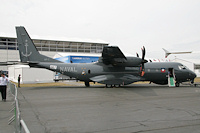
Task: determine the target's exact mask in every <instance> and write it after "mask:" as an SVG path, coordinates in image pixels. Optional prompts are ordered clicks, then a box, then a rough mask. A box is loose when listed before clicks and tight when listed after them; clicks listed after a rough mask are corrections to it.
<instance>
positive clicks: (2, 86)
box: [0, 73, 9, 102]
mask: <svg viewBox="0 0 200 133" xmlns="http://www.w3.org/2000/svg"><path fill="white" fill-rule="evenodd" d="M8 82H9V80H8V78H7V77H6V76H5V74H4V73H2V74H1V77H0V90H1V96H2V101H4V102H6V92H7V84H8Z"/></svg>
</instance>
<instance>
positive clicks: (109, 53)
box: [101, 46, 127, 65]
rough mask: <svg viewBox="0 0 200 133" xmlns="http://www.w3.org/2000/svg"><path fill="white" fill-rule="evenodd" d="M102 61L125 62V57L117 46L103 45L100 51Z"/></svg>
mask: <svg viewBox="0 0 200 133" xmlns="http://www.w3.org/2000/svg"><path fill="white" fill-rule="evenodd" d="M101 59H102V61H103V63H104V64H107V65H108V64H112V65H114V64H116V63H123V62H126V61H127V59H126V57H125V56H124V54H123V53H122V51H121V50H120V49H119V47H117V46H105V47H104V48H103V52H102V57H101Z"/></svg>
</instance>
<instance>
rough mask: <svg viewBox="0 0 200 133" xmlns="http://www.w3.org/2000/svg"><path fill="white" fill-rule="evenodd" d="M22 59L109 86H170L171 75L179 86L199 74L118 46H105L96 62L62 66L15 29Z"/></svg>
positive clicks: (80, 78)
mask: <svg viewBox="0 0 200 133" xmlns="http://www.w3.org/2000/svg"><path fill="white" fill-rule="evenodd" d="M16 32H17V41H18V48H19V54H20V59H21V62H22V63H27V64H28V65H29V66H30V67H38V68H45V69H48V70H51V71H55V72H60V73H62V74H64V75H67V76H69V77H73V78H76V79H77V80H80V81H84V82H85V86H86V87H89V86H90V84H89V83H90V82H98V83H102V84H106V87H112V86H116V87H119V86H121V85H128V84H131V83H133V82H137V81H150V82H153V83H156V84H167V83H168V75H169V73H170V74H171V75H173V77H175V81H176V85H177V86H179V83H181V82H185V81H194V78H195V77H196V74H195V73H194V72H192V71H190V70H189V69H187V68H186V67H185V66H183V65H182V64H180V63H175V62H171V63H169V62H167V63H166V62H162V63H153V62H150V63H147V60H145V59H144V58H145V48H144V47H143V48H142V58H139V55H137V56H138V57H125V56H124V54H123V53H122V52H121V50H120V49H119V48H118V47H117V46H105V47H104V48H103V52H102V56H101V57H100V58H99V60H98V62H95V63H86V64H83V63H63V62H60V61H58V60H55V59H52V58H50V57H47V56H44V55H42V54H40V53H39V52H38V51H37V49H36V47H35V45H34V43H33V41H32V40H31V38H30V37H29V35H28V33H27V31H26V29H25V28H24V27H22V26H20V27H16Z"/></svg>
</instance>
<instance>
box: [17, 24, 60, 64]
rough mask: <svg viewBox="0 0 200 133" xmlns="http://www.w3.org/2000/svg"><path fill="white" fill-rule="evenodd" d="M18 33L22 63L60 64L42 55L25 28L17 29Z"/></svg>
mask: <svg viewBox="0 0 200 133" xmlns="http://www.w3.org/2000/svg"><path fill="white" fill-rule="evenodd" d="M16 33H17V41H18V48H19V55H20V59H21V62H59V61H57V60H54V59H52V58H49V57H47V56H44V55H41V54H40V53H39V52H38V50H37V49H36V47H35V45H34V43H33V41H32V40H31V38H30V36H29V35H28V33H27V31H26V29H25V28H24V27H22V26H20V27H16Z"/></svg>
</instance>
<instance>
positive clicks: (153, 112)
mask: <svg viewBox="0 0 200 133" xmlns="http://www.w3.org/2000/svg"><path fill="white" fill-rule="evenodd" d="M70 84H71V86H70V85H68V86H52V87H23V88H19V89H18V99H19V103H20V110H21V115H22V116H21V117H22V119H23V120H24V121H25V123H26V124H27V126H28V128H29V130H30V132H32V133H169V132H170V133H200V87H199V86H197V87H194V86H188V85H181V86H180V87H174V88H171V87H168V86H161V85H155V84H131V85H128V86H123V87H120V88H105V86H104V85H92V86H91V87H89V88H87V87H85V86H84V85H83V84H82V83H76V82H71V83H70ZM11 103H12V98H10V100H9V99H8V100H7V102H0V132H1V133H8V132H14V128H13V127H14V126H13V125H12V124H11V125H8V124H7V123H8V119H9V117H11V116H12V113H9V112H8V111H9V110H10V109H11Z"/></svg>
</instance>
